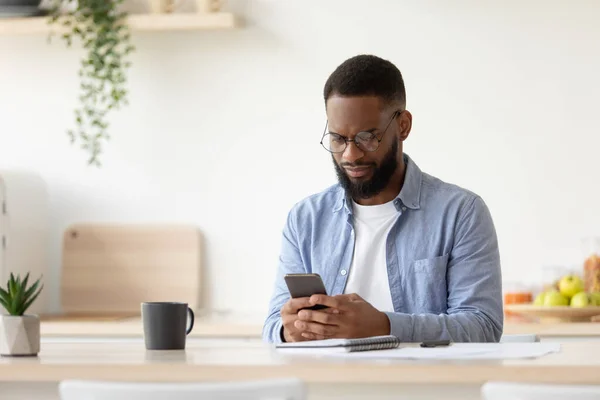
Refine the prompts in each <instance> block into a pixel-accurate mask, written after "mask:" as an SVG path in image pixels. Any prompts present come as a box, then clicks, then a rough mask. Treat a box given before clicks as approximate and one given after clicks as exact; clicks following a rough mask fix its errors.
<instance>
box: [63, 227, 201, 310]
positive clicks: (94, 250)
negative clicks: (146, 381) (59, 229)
mask: <svg viewBox="0 0 600 400" xmlns="http://www.w3.org/2000/svg"><path fill="white" fill-rule="evenodd" d="M200 283H201V248H200V232H199V231H198V230H197V229H196V228H195V227H191V226H180V225H111V224H76V225H72V226H70V227H69V228H68V229H67V230H66V231H65V234H64V237H63V262H62V274H61V305H62V310H63V313H64V314H65V316H69V315H71V316H73V317H77V318H79V317H83V318H89V317H93V316H96V317H101V318H110V317H111V316H126V315H129V316H138V315H140V314H141V310H140V304H141V303H142V302H144V301H177V302H186V303H188V304H189V306H190V307H191V308H192V309H194V310H196V309H197V308H198V307H199V299H200Z"/></svg>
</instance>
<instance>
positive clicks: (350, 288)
mask: <svg viewBox="0 0 600 400" xmlns="http://www.w3.org/2000/svg"><path fill="white" fill-rule="evenodd" d="M353 214H354V215H353V216H354V234H355V242H354V256H353V258H352V265H351V266H350V273H349V275H348V281H347V282H346V288H345V290H344V293H356V294H358V295H359V296H360V297H362V298H363V299H364V300H365V301H367V302H369V303H371V305H372V306H373V307H375V308H376V309H378V310H379V311H392V312H393V311H394V306H393V304H392V295H391V292H390V284H389V279H388V273H387V262H386V239H387V235H388V233H389V231H390V229H391V228H392V225H393V224H394V222H395V221H396V218H398V215H399V213H398V211H397V210H396V207H395V206H394V202H393V201H390V202H388V203H385V204H380V205H375V206H363V205H360V204H358V203H356V202H353Z"/></svg>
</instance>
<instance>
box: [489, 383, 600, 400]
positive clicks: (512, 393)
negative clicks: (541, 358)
mask: <svg viewBox="0 0 600 400" xmlns="http://www.w3.org/2000/svg"><path fill="white" fill-rule="evenodd" d="M565 399H577V400H599V399H600V385H559V384H539V383H536V384H533V383H512V382H486V383H485V384H483V386H482V387H481V400H565Z"/></svg>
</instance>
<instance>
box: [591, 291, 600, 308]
mask: <svg viewBox="0 0 600 400" xmlns="http://www.w3.org/2000/svg"><path fill="white" fill-rule="evenodd" d="M590 305H592V306H600V292H592V293H590Z"/></svg>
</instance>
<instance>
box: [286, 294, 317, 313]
mask: <svg viewBox="0 0 600 400" xmlns="http://www.w3.org/2000/svg"><path fill="white" fill-rule="evenodd" d="M312 305H313V304H311V303H310V297H298V298H296V299H290V300H289V301H288V302H287V303H285V305H284V306H283V309H282V310H281V311H283V312H285V313H288V314H296V313H297V312H298V310H300V309H301V308H306V307H311V306H312Z"/></svg>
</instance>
